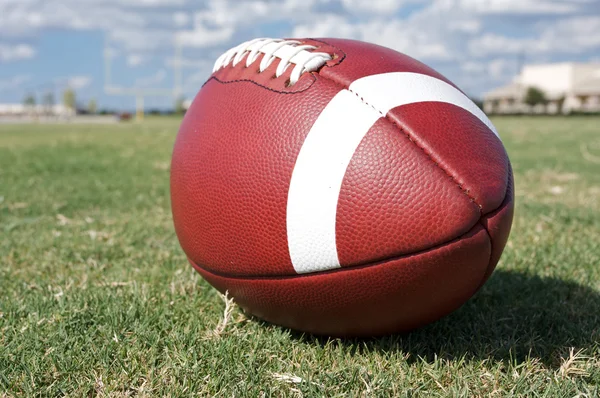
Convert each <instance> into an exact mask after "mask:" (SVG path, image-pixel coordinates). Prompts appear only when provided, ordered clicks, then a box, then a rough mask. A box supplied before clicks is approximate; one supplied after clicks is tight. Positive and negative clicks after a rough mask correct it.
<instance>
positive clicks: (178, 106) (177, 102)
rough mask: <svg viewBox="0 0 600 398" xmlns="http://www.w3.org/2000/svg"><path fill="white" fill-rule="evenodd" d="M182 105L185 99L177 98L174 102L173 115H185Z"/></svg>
mask: <svg viewBox="0 0 600 398" xmlns="http://www.w3.org/2000/svg"><path fill="white" fill-rule="evenodd" d="M184 103H185V98H184V97H183V96H182V97H178V98H177V99H176V100H175V113H176V114H178V115H183V114H184V113H185V111H186V109H185V105H184Z"/></svg>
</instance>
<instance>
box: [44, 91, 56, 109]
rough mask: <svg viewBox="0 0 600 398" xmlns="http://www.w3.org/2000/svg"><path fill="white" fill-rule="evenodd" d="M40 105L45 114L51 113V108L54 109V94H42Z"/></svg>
mask: <svg viewBox="0 0 600 398" xmlns="http://www.w3.org/2000/svg"><path fill="white" fill-rule="evenodd" d="M42 104H43V105H44V110H45V112H46V113H48V114H50V113H52V108H54V104H55V101H54V93H52V92H48V93H46V94H44V97H43V98H42Z"/></svg>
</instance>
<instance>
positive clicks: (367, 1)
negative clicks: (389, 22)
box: [341, 0, 415, 15]
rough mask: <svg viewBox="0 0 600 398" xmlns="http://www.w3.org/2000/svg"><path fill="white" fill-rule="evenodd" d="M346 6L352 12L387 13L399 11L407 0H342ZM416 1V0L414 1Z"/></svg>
mask: <svg viewBox="0 0 600 398" xmlns="http://www.w3.org/2000/svg"><path fill="white" fill-rule="evenodd" d="M341 1H342V4H343V5H344V8H345V9H346V10H348V11H349V12H352V13H363V12H366V13H368V14H387V15H390V14H392V13H394V12H396V11H398V10H399V9H400V8H401V7H402V6H403V5H405V3H407V1H398V0H378V1H374V0H341ZM413 2H415V1H413Z"/></svg>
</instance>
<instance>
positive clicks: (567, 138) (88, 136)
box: [0, 117, 600, 397]
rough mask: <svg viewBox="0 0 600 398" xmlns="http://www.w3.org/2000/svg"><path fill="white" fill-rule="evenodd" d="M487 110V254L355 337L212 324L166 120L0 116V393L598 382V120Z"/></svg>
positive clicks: (532, 390) (218, 319)
mask: <svg viewBox="0 0 600 398" xmlns="http://www.w3.org/2000/svg"><path fill="white" fill-rule="evenodd" d="M495 123H496V125H497V127H498V129H499V131H500V132H501V135H502V137H503V139H504V141H505V144H506V146H507V149H508V152H509V154H510V156H511V160H512V163H513V166H514V171H515V179H516V194H517V208H516V216H515V221H514V226H513V232H512V235H511V239H510V241H509V244H508V246H507V248H506V250H505V253H504V255H503V258H502V260H501V263H500V264H499V266H498V269H497V271H496V272H495V273H494V275H493V277H492V278H491V279H490V281H489V282H488V283H487V284H486V285H485V286H484V288H483V289H482V290H481V291H480V292H479V293H478V294H477V295H476V296H475V297H474V298H473V299H472V300H470V301H469V302H468V303H467V304H466V305H465V306H463V307H462V308H461V309H460V310H458V311H456V312H455V313H453V314H452V315H450V316H448V317H446V318H444V319H443V320H441V321H439V322H436V323H434V324H432V325H429V326H427V327H425V328H423V329H421V330H418V331H415V332H413V333H410V334H406V335H401V336H391V337H386V338H381V339H370V340H369V339H368V340H340V339H324V338H314V337H311V336H303V335H299V334H296V333H293V332H291V331H289V330H286V329H282V328H279V327H276V326H272V325H268V324H266V323H263V322H260V321H258V320H254V319H248V318H246V317H245V316H244V315H243V314H242V313H241V312H240V311H239V310H238V309H237V308H233V312H232V313H231V315H230V317H229V318H228V322H227V324H226V325H224V327H223V323H222V321H223V313H224V309H225V304H224V301H223V300H222V298H221V296H219V295H218V294H217V293H216V291H215V290H214V289H212V288H211V287H210V286H209V285H208V284H207V283H206V282H204V281H203V280H202V279H201V278H200V277H199V276H198V275H197V274H196V273H195V272H194V271H193V270H192V269H191V267H190V266H188V264H187V263H186V261H185V257H184V255H183V253H182V251H181V249H180V248H179V245H178V243H177V239H176V237H175V234H174V231H173V227H172V224H171V215H170V209H169V199H168V190H169V188H168V177H169V172H168V167H169V159H170V153H171V148H172V143H173V140H174V137H175V133H176V130H177V124H178V122H177V121H176V120H164V121H160V120H154V121H150V122H147V123H145V124H140V125H135V124H124V125H114V126H77V125H64V126H61V125H56V126H42V125H31V126H6V125H5V126H0V397H1V396H3V395H5V396H23V395H25V396H31V395H43V396H62V395H69V396H125V395H137V396H189V395H199V396H226V397H229V396H237V397H241V396H249V397H258V396H301V395H304V396H359V395H366V396H440V397H448V396H481V397H484V396H485V397H487V396H523V395H528V396H548V397H573V396H577V395H578V394H580V395H579V396H580V397H583V396H587V397H597V396H599V395H600V131H599V128H598V127H599V126H600V120H599V119H597V118H535V119H534V118H525V117H523V118H502V119H497V120H495ZM215 331H216V332H215Z"/></svg>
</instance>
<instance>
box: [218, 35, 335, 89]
mask: <svg viewBox="0 0 600 398" xmlns="http://www.w3.org/2000/svg"><path fill="white" fill-rule="evenodd" d="M315 48H316V47H315V46H310V45H306V44H304V45H303V44H302V43H300V42H299V41H296V40H282V39H269V38H261V39H254V40H250V41H247V42H245V43H242V44H240V45H239V46H236V47H234V48H232V49H230V50H228V51H226V52H225V53H223V55H221V56H220V57H219V58H218V59H217V61H216V62H215V66H214V67H213V73H214V72H216V71H218V70H219V69H221V68H224V67H226V66H227V65H229V63H230V62H232V61H233V62H232V66H236V65H237V64H238V63H239V62H240V61H241V60H242V58H244V56H245V55H246V54H248V57H247V58H246V67H249V66H250V65H251V64H252V63H253V62H254V61H256V59H257V58H258V57H259V56H260V54H261V53H262V54H264V57H263V59H262V61H260V65H259V71H260V72H263V71H264V70H265V69H267V68H268V67H269V65H271V64H272V63H273V61H274V60H275V58H279V59H280V61H279V65H278V66H277V70H276V71H275V76H276V77H279V76H281V75H283V73H284V72H285V70H286V69H287V68H288V66H290V65H291V64H293V65H294V69H293V70H292V74H291V75H290V85H292V84H294V83H296V82H297V81H298V79H300V76H301V75H302V74H303V73H305V72H312V71H315V70H317V69H319V68H320V67H321V66H323V65H324V64H325V62H327V61H329V60H330V59H331V55H329V54H327V53H321V52H312V51H311V50H314V49H315Z"/></svg>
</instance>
